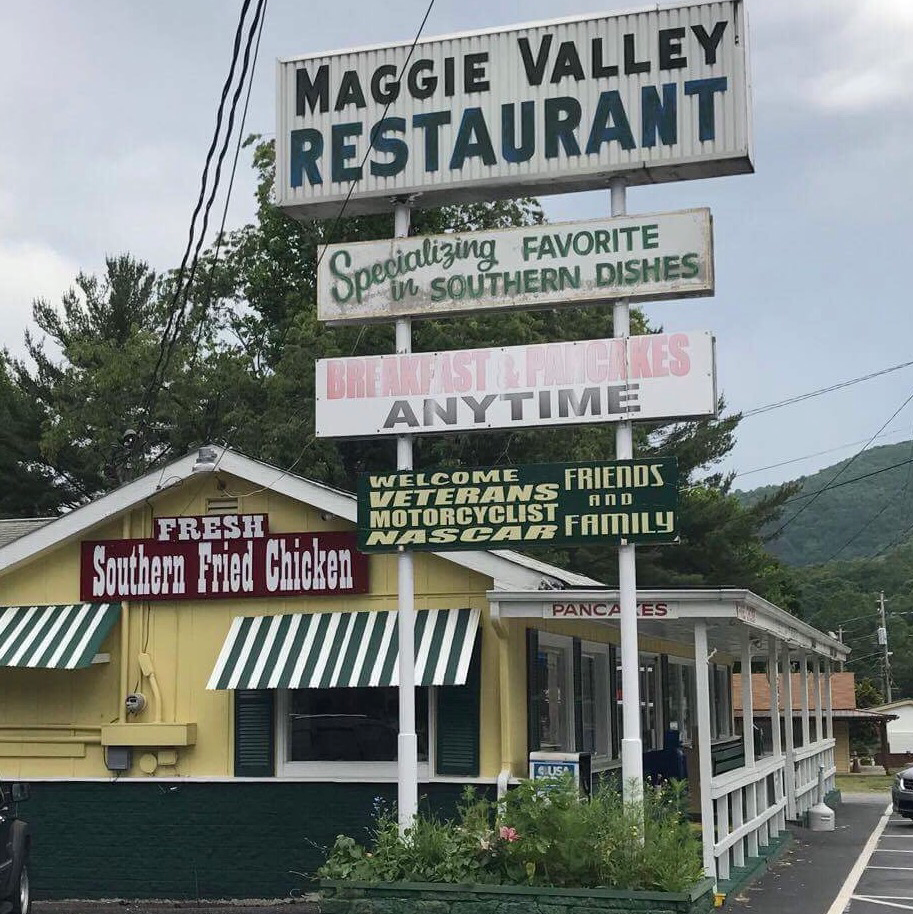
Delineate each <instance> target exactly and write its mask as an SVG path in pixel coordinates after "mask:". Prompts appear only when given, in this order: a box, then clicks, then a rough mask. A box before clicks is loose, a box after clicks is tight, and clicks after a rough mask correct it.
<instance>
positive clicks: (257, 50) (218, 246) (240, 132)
mask: <svg viewBox="0 0 913 914" xmlns="http://www.w3.org/2000/svg"><path fill="white" fill-rule="evenodd" d="M267 3H269V0H264V3H263V14H262V16H261V17H260V27H259V29H258V31H257V43H256V45H255V46H254V59H253V62H252V63H251V67H250V78H249V79H248V81H247V95H246V96H245V98H244V110H243V111H242V112H241V123H240V124H239V126H238V141H237V143H236V144H235V154H234V158H233V160H232V163H231V175H230V176H229V179H228V190H226V192H225V206H224V207H223V208H222V220H221V222H220V223H219V231H218V234H217V235H216V244H215V249H214V250H213V254H212V263H211V264H210V267H209V276H208V278H207V282H206V291H205V293H204V295H203V301H204V302H205V307H206V308H208V307H209V304H210V300H211V297H212V281H213V276H214V275H215V272H216V264H217V263H218V261H219V251H220V250H221V247H222V241H223V238H224V235H225V223H226V221H227V220H228V206H229V204H230V203H231V193H232V190H233V189H234V186H235V174H236V173H237V171H238V159H239V158H240V155H241V144H242V143H243V142H244V125H245V124H246V123H247V110H248V108H249V107H250V95H251V90H252V89H253V87H254V76H255V75H256V72H257V59H258V58H259V56H260V39H261V37H262V36H263V24H264V23H265V22H266V5H267Z"/></svg>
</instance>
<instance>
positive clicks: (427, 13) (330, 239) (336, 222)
mask: <svg viewBox="0 0 913 914" xmlns="http://www.w3.org/2000/svg"><path fill="white" fill-rule="evenodd" d="M434 3H435V0H430V2H429V4H428V9H426V10H425V15H424V16H423V17H422V21H421V22H420V23H419V27H418V31H416V33H415V38H413V39H412V45H411V46H410V48H409V53H408V54H407V55H406V59H405V61H404V62H403V65H402V67H400V71H399V74H400V75H399V76H398V78H397V82H399V81H400V80H401V79H402V74H403V73H405V71H406V68H407V67H408V66H409V61H410V60H412V55H413V54H414V53H415V46H416V45H417V44H418V40H419V38H420V37H421V35H422V31H423V30H424V28H425V23H426V22H427V21H428V17H429V16H430V15H431V10H432V9H433V7H434ZM392 104H393V99H392V98H391V99H390V100H389V101H388V102H387V104H386V105H385V106H384V113H383V114H382V115H381V116H380V118H379V119H378V123H380V122H381V121H383V120H384V119H385V118H386V116H387V112H388V111H389V110H390V105H392ZM374 139H375V131H374V130H372V131H371V133H370V135H369V137H368V148H367V149H366V150H365V154H364V156H362V159H361V165H360V166H359V169H358V173H359V175H360V174H361V173H362V172H363V171H364V167H365V163H366V162H367V161H368V156H369V155H370V154H371V150H372V149H373V148H374ZM358 180H359V179H358V178H353V179H352V182H351V183H350V184H349V190H348V193H347V194H346V198H345V200H343V201H342V206H341V207H340V208H339V213H338V214H337V215H336V218H335V219H334V220H333V225H332V226H331V228H330V232H329V234H328V235H327V240H326V241H325V242H324V244H323V249H322V250H321V251H320V254H319V255H318V257H317V263H316V264H315V265H314V272H315V273H316V271H317V270H318V269H319V268H320V264H321V262H322V261H323V258H324V255H325V254H326V252H327V248H328V247H329V246H330V245H331V244H332V243H333V239H334V238H335V237H336V229H338V228H339V223H340V221H341V220H342V217H343V215H344V213H345V211H346V207H347V206H348V205H349V200H351V199H352V194H353V193H354V192H355V185H356V184H357V183H358Z"/></svg>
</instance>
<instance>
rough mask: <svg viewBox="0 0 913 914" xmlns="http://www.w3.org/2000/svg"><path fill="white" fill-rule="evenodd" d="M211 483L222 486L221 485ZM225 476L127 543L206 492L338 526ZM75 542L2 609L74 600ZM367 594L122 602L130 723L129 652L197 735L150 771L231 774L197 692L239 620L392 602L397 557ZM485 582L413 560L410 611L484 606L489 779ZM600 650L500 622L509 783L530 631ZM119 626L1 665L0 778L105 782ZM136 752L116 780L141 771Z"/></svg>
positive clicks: (492, 704)
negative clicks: (70, 663) (90, 656)
mask: <svg viewBox="0 0 913 914" xmlns="http://www.w3.org/2000/svg"><path fill="white" fill-rule="evenodd" d="M220 484H221V488H220ZM257 488H258V487H255V486H253V485H252V484H251V483H249V482H247V481H245V480H243V479H238V478H234V477H232V476H229V475H227V474H224V473H219V474H218V476H214V475H212V474H207V475H205V476H201V477H190V478H189V479H187V480H185V481H183V482H182V483H180V484H179V485H177V486H175V487H173V488H170V489H166V490H164V491H163V492H162V493H160V494H159V495H158V496H156V497H155V498H153V499H151V503H150V504H149V505H147V506H143V507H142V508H136V509H134V510H132V511H131V512H129V515H128V518H127V520H128V524H129V527H128V531H129V532H128V535H129V536H130V537H135V538H141V537H148V536H151V533H152V516H153V512H154V514H155V516H178V515H193V514H205V513H206V509H207V504H206V500H207V498H220V497H225V496H226V495H229V496H234V495H240V496H241V497H240V499H239V505H238V511H239V512H241V513H247V514H249V513H266V514H268V515H269V526H270V530H271V531H272V532H276V533H282V532H294V531H321V530H346V529H352V525H351V524H348V523H346V522H345V521H342V520H340V519H338V518H330V519H328V520H323V519H322V518H321V517H320V515H319V513H318V512H317V511H316V510H314V509H312V508H310V507H308V506H306V505H303V504H301V503H300V502H297V501H294V500H292V499H289V498H287V497H285V496H282V495H279V494H277V493H275V492H273V491H271V490H270V491H256V489H257ZM123 536H124V518H123V517H118V518H113V519H111V520H110V521H109V522H106V523H104V524H102V525H100V526H99V527H97V528H96V529H94V530H92V531H90V532H87V533H86V534H84V536H83V537H82V538H84V539H120V538H122V537H123ZM79 556H80V550H79V541H72V542H69V543H65V544H63V545H61V546H60V547H58V548H56V549H54V550H52V551H50V552H47V553H46V554H44V555H41V556H39V557H36V558H35V559H32V560H31V561H30V562H29V563H27V564H26V565H24V566H21V567H19V568H17V569H15V570H13V571H11V572H7V573H6V574H4V575H0V606H3V605H6V606H15V605H22V604H28V605H34V604H58V603H72V602H77V601H78V600H79ZM369 573H370V593H368V594H366V595H363V596H354V597H353V596H347V597H311V598H306V597H302V598H281V597H280V598H271V599H229V600H208V601H203V600H200V601H181V602H154V603H134V604H131V606H130V625H129V650H128V653H127V656H128V668H129V676H128V689H129V690H133V689H134V688H139V690H140V691H142V692H143V693H144V694H145V695H146V697H147V699H148V700H149V702H150V705H149V706H148V707H147V709H146V710H145V711H144V712H143V713H142V714H140V715H138V716H137V717H136V721H137V722H141V723H147V722H151V721H152V719H153V715H154V708H153V707H152V691H151V689H150V688H149V685H148V683H145V682H143V681H142V680H141V677H140V670H139V663H138V660H137V656H138V654H139V653H140V652H141V651H143V650H146V651H147V652H148V653H149V654H150V655H151V657H152V661H153V663H154V665H155V671H156V676H157V679H158V682H159V685H160V688H161V692H162V702H163V709H162V710H163V715H162V716H163V719H164V720H165V721H168V722H179V723H193V724H196V726H197V741H196V744H195V745H194V746H192V747H188V748H181V749H178V750H177V764H176V765H175V766H173V767H159V769H158V771H157V774H158V775H160V776H173V775H180V776H193V777H226V776H230V775H231V774H232V764H233V762H232V760H233V743H232V729H233V725H232V724H233V709H232V701H233V694H232V693H231V692H230V691H207V690H206V682H207V680H208V679H209V676H210V673H211V672H212V669H213V666H214V665H215V662H216V659H217V657H218V654H219V651H220V649H221V647H222V644H223V642H224V640H225V637H226V635H227V633H228V631H229V627H230V625H231V622H232V619H233V618H234V617H235V616H236V615H247V616H250V615H269V614H275V613H283V612H327V611H334V610H338V611H343V610H347V611H353V610H366V609H395V608H396V558H395V556H393V555H390V556H372V557H371V558H370V572H369ZM492 586H493V584H492V580H491V578H488V577H485V576H483V575H480V574H477V573H474V572H471V571H468V570H466V569H464V568H461V567H460V566H458V565H456V564H454V563H452V562H448V561H446V560H444V559H440V558H437V557H435V556H433V555H430V554H428V553H416V556H415V589H416V608H417V609H431V608H438V609H447V608H460V607H472V608H479V609H481V610H482V623H481V628H482V700H481V734H480V735H481V758H480V774H481V776H482V777H485V778H494V777H496V776H497V775H498V773H499V772H500V771H501V768H502V742H501V715H502V703H501V685H500V683H501V676H500V673H499V650H500V646H499V639H498V636H497V634H496V632H495V630H494V628H493V627H492V624H491V620H490V618H489V614H488V601H487V598H486V596H485V594H486V591H488V590H490V589H491V588H492ZM531 626H532V627H536V628H538V629H540V630H542V631H549V632H553V633H555V634H563V635H569V636H570V635H574V636H576V637H579V638H582V639H585V640H589V641H594V642H599V643H606V644H608V643H617V639H618V630H617V628H616V627H615V626H611V627H610V626H607V625H604V624H601V623H599V622H580V621H578V622H568V621H564V620H547V621H546V620H509V621H507V622H506V630H507V632H508V643H507V648H506V655H507V658H508V666H507V669H506V673H505V675H504V681H505V682H506V683H507V686H508V694H507V697H506V706H507V707H506V710H507V715H508V725H507V731H508V740H507V743H506V749H505V751H506V754H507V757H508V760H509V761H510V763H511V766H512V769H513V773H514V775H518V774H521V775H522V774H523V773H524V772H525V771H526V766H527V757H526V752H527V745H526V732H527V731H526V725H527V721H526V714H527V706H526V634H525V630H526V628H527V627H531ZM120 633H121V626H120V625H119V624H118V625H115V626H114V628H113V629H112V631H111V633H110V634H109V635H108V637H107V639H106V641H105V643H104V644H103V645H102V647H101V650H102V651H103V652H108V653H110V655H111V660H110V663H107V664H100V665H94V666H92V667H90V668H89V669H87V670H75V671H61V670H20V669H10V668H3V669H0V771H2V773H3V776H4V778H16V777H21V778H38V777H60V778H79V777H109V776H110V772H108V771H107V769H106V768H105V766H104V758H103V752H102V747H101V745H100V730H101V727H102V725H106V724H109V723H111V722H114V721H117V719H118V715H119V712H120V706H121V702H122V700H123V696H122V695H121V692H120V682H119V679H120V658H121V650H120V642H121V634H120ZM641 649H642V650H643V651H647V652H655V653H667V654H670V655H673V656H685V657H687V656H693V648H692V647H691V646H690V645H685V644H677V643H674V642H666V641H662V640H658V639H655V638H642V639H641ZM141 754H142V750H138V751H134V754H133V767H132V769H131V771H130V772H128V773H127V774H125V775H122V776H143V775H142V773H141V771H140V770H139V767H138V762H139V757H140V755H141Z"/></svg>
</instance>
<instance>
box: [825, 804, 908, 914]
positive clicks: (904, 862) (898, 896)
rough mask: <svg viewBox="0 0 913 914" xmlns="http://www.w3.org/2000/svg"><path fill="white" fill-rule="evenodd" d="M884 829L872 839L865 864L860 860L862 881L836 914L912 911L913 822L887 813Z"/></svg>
mask: <svg viewBox="0 0 913 914" xmlns="http://www.w3.org/2000/svg"><path fill="white" fill-rule="evenodd" d="M881 825H883V829H882V831H881V833H880V834H876V835H875V836H873V838H874V840H873V841H872V843H871V845H870V846H869V847H868V848H867V850H869V851H871V854H870V856H869V857H868V859H867V860H866V859H865V858H861V859H860V864H861V866H860V874H859V881H858V882H857V883H856V885H855V886H853V887H847V888H848V889H850V888H851V891H850V892H849V899H848V902H847V904H846V905H845V907H843V909H842V911H840V912H837V911H834V912H833V914H843V911H846V912H849V914H887V910H890V909H893V910H901V911H913V822H911V821H910V820H909V819H902V818H901V817H900V816H895V815H890V814H888V813H886V815H885V818H884V819H883V820H882V822H881V823H880V826H881Z"/></svg>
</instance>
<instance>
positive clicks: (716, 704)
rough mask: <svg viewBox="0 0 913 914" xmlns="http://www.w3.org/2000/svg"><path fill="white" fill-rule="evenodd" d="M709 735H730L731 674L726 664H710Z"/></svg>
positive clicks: (716, 736) (720, 737) (717, 736)
mask: <svg viewBox="0 0 913 914" xmlns="http://www.w3.org/2000/svg"><path fill="white" fill-rule="evenodd" d="M709 678H710V736H711V738H712V739H725V738H727V737H729V736H732V674H731V672H730V669H729V667H728V666H720V665H718V664H716V663H713V664H711V665H710V677H709Z"/></svg>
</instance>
